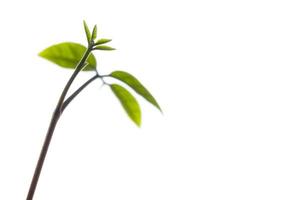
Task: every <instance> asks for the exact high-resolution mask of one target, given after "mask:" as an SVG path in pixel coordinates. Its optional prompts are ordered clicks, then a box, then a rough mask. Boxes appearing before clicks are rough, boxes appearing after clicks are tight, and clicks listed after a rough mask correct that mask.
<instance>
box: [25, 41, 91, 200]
mask: <svg viewBox="0 0 283 200" xmlns="http://www.w3.org/2000/svg"><path fill="white" fill-rule="evenodd" d="M91 49H92V46H89V47H88V49H87V50H86V52H85V53H84V55H83V57H82V59H81V60H80V62H79V63H78V65H77V67H76V69H75V71H74V72H73V74H72V76H71V77H70V79H69V80H68V82H67V84H66V86H65V87H64V89H63V91H62V94H61V96H60V98H59V100H58V103H57V105H56V108H55V110H54V113H53V115H52V118H51V122H50V125H49V128H48V131H47V134H46V137H45V140H44V143H43V146H42V149H41V152H40V156H39V159H38V162H37V165H36V168H35V171H34V175H33V178H32V181H31V184H30V187H29V191H28V195H27V198H26V200H32V199H33V195H34V192H35V189H36V186H37V183H38V179H39V176H40V173H41V169H42V166H43V163H44V160H45V157H46V154H47V151H48V147H49V144H50V141H51V139H52V135H53V132H54V130H55V127H56V124H57V122H58V120H59V118H60V116H61V114H62V105H63V103H64V99H65V97H66V95H67V92H68V90H69V88H70V86H71V85H72V83H73V81H74V80H75V78H76V76H77V75H78V73H79V72H80V71H81V70H82V68H83V67H84V65H85V61H86V59H87V58H88V56H89V54H90V52H91Z"/></svg>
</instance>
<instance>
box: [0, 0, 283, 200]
mask: <svg viewBox="0 0 283 200" xmlns="http://www.w3.org/2000/svg"><path fill="white" fill-rule="evenodd" d="M282 10H283V5H282V1H272V0H268V1H261V0H257V1H252V0H237V1H224V0H222V1H221V0H216V1H207V0H206V1H205V0H198V1H185V0H183V1H182V0H174V1H166V0H163V1H154V0H143V1H129V0H120V1H114V0H104V1H95V0H92V1H85V0H80V1H71V0H68V1H67V0H61V1H60V0H49V1H35V0H34V1H32V0H26V1H20V0H9V1H1V2H0V25H1V29H0V55H1V64H0V65H1V66H0V69H1V72H0V92H1V97H0V121H1V124H0V159H1V160H0V161H1V163H0V199H1V200H20V199H25V197H26V193H27V190H28V187H29V184H30V181H31V177H32V174H33V170H34V167H35V164H36V161H37V158H38V155H39V151H40V148H41V145H42V142H43V139H44V137H45V133H46V130H47V127H48V123H49V120H50V118H51V114H52V111H53V108H54V106H55V104H56V102H57V99H58V97H59V95H60V92H61V90H62V88H63V86H64V84H65V82H66V81H67V79H68V77H69V76H70V74H71V71H70V70H65V69H62V68H59V67H57V66H55V65H53V64H52V63H49V62H48V61H45V60H43V59H41V58H39V57H38V56H37V53H38V52H40V51H41V50H43V49H44V48H46V47H48V46H49V45H52V44H55V43H58V42H63V41H74V42H80V43H83V44H85V35H84V31H83V26H82V21H83V19H85V20H86V21H87V22H88V23H89V25H91V26H93V25H94V24H98V34H99V37H104V38H112V39H113V42H112V46H113V47H115V48H117V51H114V52H99V53H97V54H96V57H97V60H98V69H99V70H100V72H101V73H109V72H111V71H113V70H117V69H120V70H125V71H129V72H131V73H132V74H134V75H135V76H137V77H138V78H139V79H140V80H141V81H142V82H143V83H144V84H145V86H147V87H148V89H149V90H150V91H151V92H152V93H153V95H154V96H155V97H156V99H157V100H158V101H159V103H160V105H161V107H162V108H163V110H164V114H163V115H162V114H160V113H159V112H158V110H157V109H155V108H154V107H153V106H151V105H149V104H148V103H147V102H146V101H144V100H143V99H142V98H139V97H138V100H140V104H141V107H142V109H143V123H142V128H141V129H138V128H137V127H136V126H135V125H134V124H133V123H132V122H131V121H130V120H128V118H127V116H126V114H125V113H124V111H123V110H122V108H121V106H120V105H119V102H118V101H117V100H116V99H115V97H114V96H113V95H112V94H111V91H110V90H109V88H107V87H102V88H101V83H100V82H97V83H94V84H92V85H90V86H89V87H88V88H87V89H86V90H85V91H84V92H83V93H82V94H81V95H80V96H79V97H78V98H77V99H76V100H75V101H74V102H73V103H72V104H71V105H70V107H68V109H67V110H66V112H65V113H64V115H63V118H62V119H61V120H60V121H59V125H58V127H57V129H56V131H55V135H54V138H53V141H52V143H51V146H50V151H49V152H48V155H47V159H46V163H45V165H44V168H43V171H42V175H41V177H40V181H39V185H38V188H37V190H36V193H35V198H34V199H36V200H56V199H58V200H59V199H60V200H62V199H70V200H71V199H76V200H77V199H97V200H114V199H121V200H122V199H123V200H127V199H129V200H133V199H135V200H145V199H146V200H158V199H162V200H165V199H166V200H167V199H168V200H200V199H201V200H207V199H216V200H227V199H229V200H230V199H235V200H239V199H241V200H245V199H246V200H252V199H256V200H258V199H272V200H277V199H278V200H279V199H281V200H282V199H283V189H282V188H283V170H282V169H283V158H282V156H283V145H282V144H283V136H282V134H283V93H282V90H283V70H282V66H283V28H282V27H283V12H282ZM90 76H91V74H89V73H82V74H81V75H80V78H79V79H78V80H77V82H76V83H75V84H74V88H75V87H77V86H79V85H80V83H81V82H82V81H83V80H85V79H87V78H88V77H90Z"/></svg>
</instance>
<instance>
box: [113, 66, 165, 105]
mask: <svg viewBox="0 0 283 200" xmlns="http://www.w3.org/2000/svg"><path fill="white" fill-rule="evenodd" d="M110 76H111V77H113V78H116V79H118V80H120V81H122V82H124V83H126V84H127V85H128V86H130V87H131V88H133V90H135V91H136V92H137V93H138V94H140V95H141V96H142V97H144V98H145V99H146V100H147V101H149V102H150V103H151V104H153V105H154V106H155V107H157V108H158V109H159V110H160V111H161V108H160V106H159V105H158V103H157V101H156V100H155V98H154V97H153V96H152V95H151V94H150V92H149V91H148V90H147V89H146V88H145V87H144V86H143V85H142V84H141V83H140V81H139V80H138V79H136V78H135V77H134V76H133V75H131V74H129V73H127V72H124V71H114V72H112V73H111V74H110Z"/></svg>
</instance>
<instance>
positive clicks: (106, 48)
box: [94, 45, 115, 51]
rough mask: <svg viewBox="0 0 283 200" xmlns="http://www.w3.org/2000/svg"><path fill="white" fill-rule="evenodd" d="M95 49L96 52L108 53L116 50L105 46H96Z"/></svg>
mask: <svg viewBox="0 0 283 200" xmlns="http://www.w3.org/2000/svg"><path fill="white" fill-rule="evenodd" d="M94 49H96V50H106V51H111V50H115V49H114V48H112V47H109V46H104V45H100V46H96V47H95V48H94Z"/></svg>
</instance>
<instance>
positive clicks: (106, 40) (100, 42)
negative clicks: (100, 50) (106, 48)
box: [95, 38, 112, 45]
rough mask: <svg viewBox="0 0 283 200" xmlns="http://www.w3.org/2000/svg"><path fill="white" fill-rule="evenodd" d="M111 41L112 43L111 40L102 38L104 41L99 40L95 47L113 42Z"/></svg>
mask: <svg viewBox="0 0 283 200" xmlns="http://www.w3.org/2000/svg"><path fill="white" fill-rule="evenodd" d="M111 41H112V40H111V39H105V38H102V39H99V40H97V42H96V43H95V45H100V44H105V43H107V42H111Z"/></svg>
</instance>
